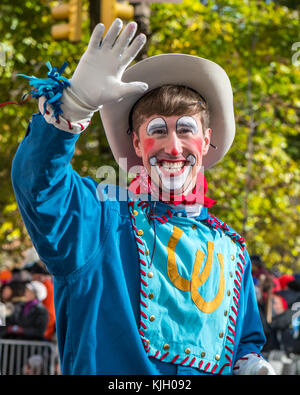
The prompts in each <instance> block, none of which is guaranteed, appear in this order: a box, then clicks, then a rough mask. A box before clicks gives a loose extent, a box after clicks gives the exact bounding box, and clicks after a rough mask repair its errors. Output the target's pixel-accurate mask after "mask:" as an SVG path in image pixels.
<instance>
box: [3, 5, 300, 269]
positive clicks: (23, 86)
mask: <svg viewBox="0 0 300 395" xmlns="http://www.w3.org/2000/svg"><path fill="white" fill-rule="evenodd" d="M53 3H55V2H54V1H43V2H41V1H37V0H26V1H24V0H10V1H8V0H2V1H1V5H0V31H1V44H0V55H2V56H0V74H1V79H0V88H1V91H0V103H3V102H5V101H7V100H11V101H18V102H19V101H20V99H21V97H22V95H23V94H24V93H26V92H28V91H29V89H30V88H29V87H28V83H27V80H24V79H20V78H17V77H16V74H18V73H23V74H27V75H35V76H37V77H40V78H44V77H45V75H46V73H47V71H48V70H47V68H46V66H45V62H46V61H47V60H49V61H50V62H51V64H52V65H53V66H57V67H60V66H61V65H62V64H63V63H64V61H66V60H67V61H68V62H69V66H68V67H67V69H66V71H65V73H64V75H65V76H66V77H67V78H70V77H71V75H72V72H73V71H74V70H75V67H76V64H77V62H78V61H79V58H80V56H81V54H82V53H83V51H84V49H85V47H86V45H87V43H88V38H89V34H90V32H89V26H90V21H89V18H88V5H89V2H88V0H85V1H84V7H85V18H84V26H83V38H82V42H80V43H77V44H72V43H69V42H65V41H63V42H54V41H53V40H52V38H51V35H50V27H51V24H52V21H51V17H50V11H49V6H51V5H52V4H53ZM203 3H205V4H202V3H201V2H199V1H194V0H184V1H183V2H182V4H153V5H152V6H151V9H152V15H151V31H152V36H151V38H150V43H149V47H148V56H151V55H156V54H159V53H165V52H181V53H188V54H191V55H197V56H202V57H206V58H209V59H211V60H213V61H215V62H216V63H218V64H220V65H221V66H222V67H223V68H224V69H225V70H226V71H227V73H228V74H229V77H230V79H231V82H232V86H233V90H234V102H235V113H236V124H237V132H236V138H235V141H234V144H233V146H232V148H231V149H230V151H229V153H228V154H227V155H226V157H225V158H224V159H223V160H222V161H221V162H220V163H219V164H217V165H216V166H215V167H213V168H212V169H211V170H209V171H208V172H207V174H206V175H207V179H208V183H209V188H208V196H211V197H212V198H215V199H216V200H217V201H218V204H217V205H216V206H215V207H214V208H213V209H212V210H211V211H212V213H213V214H214V215H217V216H219V217H220V218H221V219H223V220H225V221H226V222H228V223H229V224H230V225H231V226H232V227H233V228H235V229H236V230H237V231H238V232H240V233H242V235H243V236H244V237H245V238H246V240H247V245H248V250H249V252H250V253H251V254H254V253H255V254H261V255H262V257H263V259H264V260H265V261H266V263H267V265H268V266H269V267H271V266H274V265H277V267H278V268H279V269H283V270H288V269H290V270H293V271H296V270H299V265H300V261H299V252H300V236H299V232H298V229H299V228H300V226H299V225H300V224H299V213H300V199H299V196H300V194H299V192H300V182H299V181H300V172H299V161H300V159H299V157H300V150H299V108H300V102H299V97H298V90H299V79H300V75H299V73H300V71H299V66H298V67H296V66H295V65H294V64H293V62H292V56H293V52H292V49H291V48H292V45H293V43H294V42H298V41H299V11H298V10H297V9H289V8H287V7H284V6H281V5H279V4H276V3H274V2H269V3H268V2H265V1H259V0H251V1H247V0H217V1H212V0H207V1H206V2H203ZM1 51H2V52H1ZM3 55H4V56H3ZM34 112H37V104H36V101H35V100H30V101H27V102H26V104H24V105H21V106H13V105H12V106H5V107H2V108H0V116H1V125H2V128H1V133H0V142H1V144H0V182H1V195H0V245H1V247H2V251H5V252H6V253H8V254H9V255H10V256H14V255H15V256H16V259H20V251H21V250H23V249H25V248H26V247H27V246H28V245H29V244H30V239H29V237H28V234H27V232H26V230H25V228H24V225H23V222H22V220H21V217H20V215H19V212H18V209H17V205H16V200H15V197H14V194H13V190H12V186H11V181H10V169H11V161H12V158H13V156H14V153H15V151H16V149H17V146H18V144H19V143H20V141H21V140H22V138H23V136H24V134H25V131H26V128H27V124H28V122H29V121H30V118H31V114H32V113H34ZM72 164H73V167H74V168H75V170H77V171H78V172H79V173H80V174H81V175H82V176H86V175H89V176H91V177H93V178H95V177H96V170H97V168H98V167H100V166H101V165H103V164H105V165H112V166H115V168H117V166H116V164H115V162H114V160H113V157H112V154H111V152H110V149H109V147H108V144H107V141H106V138H105V134H104V132H103V128H102V126H101V123H100V119H99V115H98V114H96V115H95V116H94V118H93V121H92V124H91V126H90V127H89V129H88V131H86V132H85V133H83V134H82V136H81V137H80V139H79V141H78V143H77V145H76V152H75V156H74V159H73V162H72ZM0 264H1V261H0Z"/></svg>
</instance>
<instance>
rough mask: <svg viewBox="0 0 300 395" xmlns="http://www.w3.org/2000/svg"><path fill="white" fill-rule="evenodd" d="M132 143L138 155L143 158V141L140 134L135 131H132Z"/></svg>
mask: <svg viewBox="0 0 300 395" xmlns="http://www.w3.org/2000/svg"><path fill="white" fill-rule="evenodd" d="M132 144H133V148H134V150H135V153H136V155H137V156H138V157H139V158H141V157H142V150H141V141H140V138H139V136H138V134H137V133H136V132H135V131H133V132H132Z"/></svg>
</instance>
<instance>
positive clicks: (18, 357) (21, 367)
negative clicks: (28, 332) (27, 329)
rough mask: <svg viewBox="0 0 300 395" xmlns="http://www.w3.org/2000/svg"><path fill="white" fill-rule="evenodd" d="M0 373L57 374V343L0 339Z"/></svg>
mask: <svg viewBox="0 0 300 395" xmlns="http://www.w3.org/2000/svg"><path fill="white" fill-rule="evenodd" d="M0 374H1V375H56V374H59V361H58V351H57V345H56V344H54V343H51V342H47V341H27V340H10V339H0Z"/></svg>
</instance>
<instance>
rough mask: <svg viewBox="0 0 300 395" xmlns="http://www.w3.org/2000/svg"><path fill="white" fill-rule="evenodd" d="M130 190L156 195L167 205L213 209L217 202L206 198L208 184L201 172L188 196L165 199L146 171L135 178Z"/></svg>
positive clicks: (136, 192) (174, 196)
mask: <svg viewBox="0 0 300 395" xmlns="http://www.w3.org/2000/svg"><path fill="white" fill-rule="evenodd" d="M129 190H130V191H131V192H133V193H135V194H138V195H139V194H154V195H155V196H159V200H161V201H163V202H164V203H166V204H174V205H175V206H177V205H178V204H187V205H190V204H194V203H200V204H202V205H203V206H204V207H212V206H213V205H215V204H216V203H217V202H216V201H215V200H213V199H210V198H209V197H207V196H205V194H206V191H207V182H206V179H205V177H204V174H203V173H201V172H199V173H198V176H197V181H196V185H195V186H194V188H193V190H192V192H190V193H189V194H187V195H170V196H168V199H164V195H163V193H162V192H161V191H160V190H158V187H157V186H156V185H155V184H154V183H151V178H150V177H149V175H148V173H147V172H146V171H141V174H140V175H138V176H137V177H135V178H134V179H133V180H132V181H131V182H130V185H129Z"/></svg>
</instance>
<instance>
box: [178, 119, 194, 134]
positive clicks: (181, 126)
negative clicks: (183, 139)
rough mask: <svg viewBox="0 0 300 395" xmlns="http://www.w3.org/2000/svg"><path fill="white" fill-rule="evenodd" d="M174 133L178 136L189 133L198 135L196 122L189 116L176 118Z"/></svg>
mask: <svg viewBox="0 0 300 395" xmlns="http://www.w3.org/2000/svg"><path fill="white" fill-rule="evenodd" d="M176 132H177V133H178V134H185V133H189V132H191V133H192V134H197V133H198V125H197V122H196V120H195V119H194V118H193V117H191V116H187V115H185V116H183V117H181V118H178V120H177V122H176Z"/></svg>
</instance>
